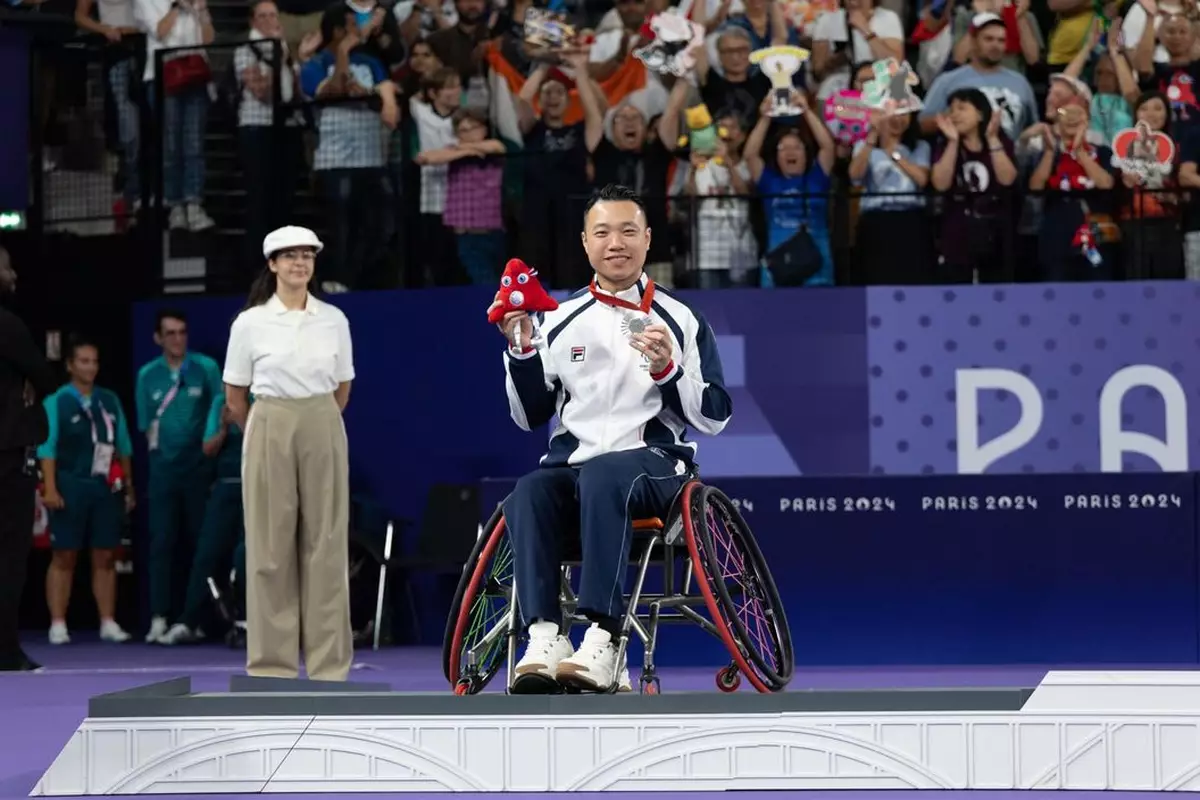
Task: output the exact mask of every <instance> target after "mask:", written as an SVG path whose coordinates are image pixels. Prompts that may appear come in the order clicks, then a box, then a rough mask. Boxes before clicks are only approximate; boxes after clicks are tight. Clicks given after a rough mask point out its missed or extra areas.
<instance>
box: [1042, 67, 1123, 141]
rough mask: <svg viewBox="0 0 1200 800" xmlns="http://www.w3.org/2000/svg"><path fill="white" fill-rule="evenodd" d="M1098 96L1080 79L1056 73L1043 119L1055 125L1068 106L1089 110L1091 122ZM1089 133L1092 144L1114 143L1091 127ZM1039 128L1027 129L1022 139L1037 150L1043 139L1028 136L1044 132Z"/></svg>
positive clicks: (1053, 76)
mask: <svg viewBox="0 0 1200 800" xmlns="http://www.w3.org/2000/svg"><path fill="white" fill-rule="evenodd" d="M1095 99H1096V96H1095V94H1094V93H1093V92H1092V88H1091V87H1090V86H1088V85H1087V84H1086V83H1084V82H1083V81H1081V80H1080V79H1079V78H1076V77H1073V76H1072V75H1069V74H1067V73H1065V72H1056V73H1054V74H1053V75H1051V76H1050V89H1049V91H1047V92H1046V103H1045V109H1044V110H1045V115H1044V117H1043V119H1044V120H1045V121H1046V122H1048V123H1050V124H1051V125H1053V124H1054V122H1055V120H1057V119H1058V118H1059V116H1060V113H1061V111H1062V109H1064V108H1067V107H1068V106H1076V105H1078V106H1083V107H1085V108H1087V110H1088V118H1089V120H1090V118H1091V113H1092V105H1093V103H1094V102H1095ZM1090 124H1091V123H1090V122H1089V128H1088V132H1087V140H1088V141H1089V142H1091V143H1092V144H1108V143H1109V142H1111V141H1112V139H1111V138H1105V137H1104V136H1103V134H1101V133H1099V132H1097V131H1095V130H1093V129H1092V128H1091V127H1090ZM1042 130H1043V129H1042V128H1040V127H1039V126H1036V125H1035V126H1034V127H1033V128H1032V129H1026V131H1024V132H1023V134H1022V138H1024V139H1026V140H1027V141H1029V142H1030V144H1031V145H1032V146H1033V147H1034V148H1035V149H1039V148H1041V147H1042V144H1040V142H1041V137H1038V136H1035V137H1032V138H1031V137H1030V136H1028V134H1029V133H1031V131H1033V132H1036V131H1042Z"/></svg>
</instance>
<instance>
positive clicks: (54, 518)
mask: <svg viewBox="0 0 1200 800" xmlns="http://www.w3.org/2000/svg"><path fill="white" fill-rule="evenodd" d="M66 363H67V373H68V374H69V375H70V376H71V381H70V383H68V384H66V385H65V386H63V387H62V388H60V389H59V390H58V391H56V392H55V393H54V394H52V395H50V396H49V397H47V398H46V399H45V400H44V401H43V405H44V407H45V409H46V416H47V418H48V419H49V421H50V436H49V438H48V439H46V441H45V443H43V444H42V445H41V446H40V447H39V448H38V451H37V454H38V458H39V459H40V460H41V464H42V476H43V477H42V501H43V502H44V503H45V504H46V507H47V508H48V509H49V510H50V546H51V548H52V549H53V555H52V556H51V559H50V568H49V570H48V571H47V573H46V602H47V604H48V605H49V606H50V644H67V643H68V642H70V641H71V636H70V633H69V632H68V631H67V607H68V606H69V605H70V602H71V584H72V583H73V582H74V579H75V563H76V560H77V559H78V557H79V551H80V550H81V549H82V548H83V547H84V546H85V545H90V546H91V548H92V557H91V562H92V594H93V595H94V596H95V598H96V607H97V609H98V610H99V612H100V638H101V639H103V640H104V641H108V642H124V641H127V640H128V639H129V634H128V633H126V632H125V631H124V630H122V629H121V626H120V625H118V624H117V621H116V619H115V615H116V609H117V570H116V551H117V548H118V547H119V546H120V544H121V535H122V532H123V530H124V528H125V515H126V514H127V513H128V512H129V511H131V510H133V506H134V493H133V481H132V475H133V470H132V466H131V461H132V457H133V444H132V443H131V442H130V440H129V427H128V425H127V424H126V422H125V412H124V411H123V410H122V409H121V401H120V400H119V399H118V398H117V396H116V394H114V393H113V392H111V391H109V390H108V389H104V388H101V387H99V386H97V385H96V373H97V372H99V370H100V353H99V350H98V349H97V348H96V345H94V344H93V343H91V342H89V341H87V340H86V339H75V340H73V341H71V342H70V343H69V344H68V346H67V362H66Z"/></svg>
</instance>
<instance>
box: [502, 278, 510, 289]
mask: <svg viewBox="0 0 1200 800" xmlns="http://www.w3.org/2000/svg"><path fill="white" fill-rule="evenodd" d="M500 285H501V286H503V287H504V288H505V289H507V288H508V287H510V286H512V276H511V275H505V276H504V277H503V278H501V279H500Z"/></svg>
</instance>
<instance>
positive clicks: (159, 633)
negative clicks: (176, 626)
mask: <svg viewBox="0 0 1200 800" xmlns="http://www.w3.org/2000/svg"><path fill="white" fill-rule="evenodd" d="M166 633H167V620H166V618H164V617H155V618H154V619H152V620H150V632H149V633H147V634H146V644H158V643H160V642H161V641H162V638H163V636H165V635H166Z"/></svg>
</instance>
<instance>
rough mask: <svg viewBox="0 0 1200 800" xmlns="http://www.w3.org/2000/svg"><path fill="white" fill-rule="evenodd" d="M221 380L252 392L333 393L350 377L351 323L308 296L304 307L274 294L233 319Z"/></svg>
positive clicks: (288, 395) (294, 396) (287, 396)
mask: <svg viewBox="0 0 1200 800" xmlns="http://www.w3.org/2000/svg"><path fill="white" fill-rule="evenodd" d="M224 380H225V383H227V384H229V385H230V386H248V387H250V392H251V393H252V394H253V395H254V396H255V397H276V398H280V399H284V400H300V399H303V398H306V397H316V396H319V395H325V394H332V393H333V391H334V390H335V389H337V387H338V384H341V383H346V382H348V381H352V380H354V351H353V345H352V343H351V340H350V322H349V320H347V319H346V315H345V314H343V313H342V311H341V309H339V308H337V307H336V306H332V305H330V304H329V303H324V302H322V301H320V300H318V299H317V298H315V297H313V296H312V295H309V296H308V302H307V303H306V304H305V307H304V310H303V311H293V310H289V309H288V308H286V307H284V305H283V302H282V301H281V300H280V299H279V296H278V295H275V296H273V297H272V298H271V299H270V300H268V301H267V302H265V303H263V304H262V305H260V306H255V307H254V308H250V309H247V310H245V311H243V312H242V313H241V314H238V317H237V319H235V320H234V321H233V327H232V328H231V329H230V331H229V347H228V349H227V351H226V354H225V376H224Z"/></svg>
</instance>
